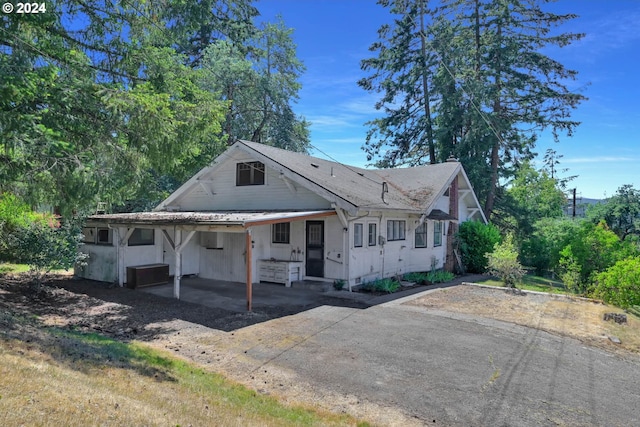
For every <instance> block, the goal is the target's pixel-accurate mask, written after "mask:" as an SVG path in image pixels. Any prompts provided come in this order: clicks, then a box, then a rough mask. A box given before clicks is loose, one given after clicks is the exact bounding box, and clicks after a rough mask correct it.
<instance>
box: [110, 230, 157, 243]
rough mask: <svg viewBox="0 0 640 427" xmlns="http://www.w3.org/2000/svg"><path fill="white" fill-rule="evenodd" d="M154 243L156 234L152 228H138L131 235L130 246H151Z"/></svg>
mask: <svg viewBox="0 0 640 427" xmlns="http://www.w3.org/2000/svg"><path fill="white" fill-rule="evenodd" d="M99 237H100V236H99V235H98V238H99ZM154 243H155V235H154V232H153V229H151V228H136V229H135V230H133V233H131V236H130V237H129V246H150V245H153V244H154Z"/></svg>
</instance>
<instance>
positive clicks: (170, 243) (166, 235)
mask: <svg viewBox="0 0 640 427" xmlns="http://www.w3.org/2000/svg"><path fill="white" fill-rule="evenodd" d="M162 234H163V235H164V238H165V239H167V242H168V243H169V246H171V249H173V250H175V249H176V244H175V243H173V239H172V238H171V236H169V232H168V231H167V230H166V229H164V228H163V229H162Z"/></svg>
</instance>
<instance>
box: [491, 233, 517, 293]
mask: <svg viewBox="0 0 640 427" xmlns="http://www.w3.org/2000/svg"><path fill="white" fill-rule="evenodd" d="M487 258H488V259H489V261H488V269H489V273H490V274H491V275H494V276H497V277H499V278H500V280H502V282H503V283H504V284H505V286H508V287H510V288H513V287H515V286H516V284H518V283H520V281H521V280H522V277H523V276H524V275H525V273H526V271H525V269H524V268H523V267H522V265H521V264H520V262H518V249H517V248H516V245H515V244H514V243H513V236H512V235H511V234H509V235H508V236H507V238H506V239H505V240H504V241H503V242H502V243H500V244H498V245H496V247H495V249H494V250H493V252H491V253H490V254H489V255H487Z"/></svg>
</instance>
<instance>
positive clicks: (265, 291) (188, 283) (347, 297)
mask: <svg viewBox="0 0 640 427" xmlns="http://www.w3.org/2000/svg"><path fill="white" fill-rule="evenodd" d="M330 287H331V285H330V284H328V283H321V282H312V281H304V282H299V283H296V284H295V285H294V286H293V287H290V288H289V287H285V286H283V285H280V284H273V283H256V284H254V285H253V287H252V292H253V296H252V307H253V308H254V309H256V310H260V309H264V308H269V307H281V308H287V309H291V310H296V311H297V310H300V309H308V308H312V307H316V306H318V305H322V304H324V303H326V299H327V298H333V299H336V300H338V299H341V300H343V301H344V305H347V306H351V305H352V302H356V303H357V302H360V303H364V302H365V300H367V299H370V297H369V296H367V295H364V294H357V293H352V292H336V291H331V290H329V292H326V291H327V290H328V289H329V288H330ZM181 288H182V290H181V293H180V299H181V300H182V301H185V302H190V303H193V304H200V305H204V306H207V307H215V308H221V309H224V310H229V311H235V312H238V313H244V312H246V311H247V305H246V289H245V287H244V283H240V282H229V281H223V280H215V279H204V278H200V277H183V278H182V281H181ZM136 291H137V292H147V293H150V294H154V295H158V296H162V297H166V298H173V284H172V283H167V284H165V285H156V286H149V287H144V288H139V289H137V290H136Z"/></svg>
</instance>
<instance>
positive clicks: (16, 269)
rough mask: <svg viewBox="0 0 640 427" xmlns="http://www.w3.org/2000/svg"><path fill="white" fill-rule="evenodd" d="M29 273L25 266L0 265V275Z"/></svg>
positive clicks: (27, 267) (4, 263)
mask: <svg viewBox="0 0 640 427" xmlns="http://www.w3.org/2000/svg"><path fill="white" fill-rule="evenodd" d="M27 271H29V266H28V265H26V264H11V263H8V262H2V263H0V274H3V273H16V274H17V273H26V272H27Z"/></svg>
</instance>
